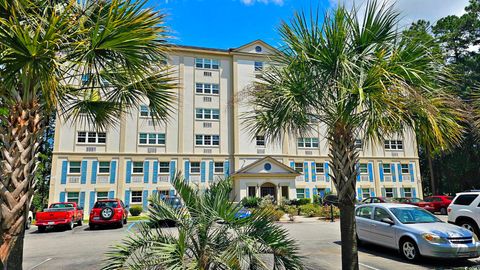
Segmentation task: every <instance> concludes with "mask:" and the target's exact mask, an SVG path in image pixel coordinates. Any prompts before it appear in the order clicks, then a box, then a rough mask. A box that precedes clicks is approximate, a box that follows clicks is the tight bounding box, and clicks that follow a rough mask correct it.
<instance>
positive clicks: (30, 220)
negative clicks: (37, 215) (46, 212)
mask: <svg viewBox="0 0 480 270" xmlns="http://www.w3.org/2000/svg"><path fill="white" fill-rule="evenodd" d="M31 226H32V218H28V220H27V223H26V224H25V229H26V230H28V229H30V227H31Z"/></svg>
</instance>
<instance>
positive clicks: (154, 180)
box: [152, 160, 158, 184]
mask: <svg viewBox="0 0 480 270" xmlns="http://www.w3.org/2000/svg"><path fill="white" fill-rule="evenodd" d="M157 181H158V160H155V161H154V162H153V174H152V183H154V184H156V183H157Z"/></svg>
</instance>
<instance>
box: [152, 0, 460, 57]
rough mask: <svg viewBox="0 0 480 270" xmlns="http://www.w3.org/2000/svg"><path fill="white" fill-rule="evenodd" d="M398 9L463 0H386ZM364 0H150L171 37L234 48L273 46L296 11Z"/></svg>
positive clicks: (447, 11) (441, 11)
mask: <svg viewBox="0 0 480 270" xmlns="http://www.w3.org/2000/svg"><path fill="white" fill-rule="evenodd" d="M386 1H387V3H394V2H396V4H395V7H396V9H397V10H398V11H399V12H401V18H402V20H401V22H400V26H401V27H402V26H406V25H409V24H410V23H411V22H413V21H416V20H418V19H426V20H429V21H431V22H435V21H437V20H438V19H440V18H442V17H444V16H447V15H461V14H463V13H464V7H465V6H466V5H467V4H468V0H396V1H394V0H386ZM364 2H365V1H363V0H356V1H353V0H149V2H148V5H149V6H150V7H152V8H154V9H157V10H161V11H163V12H165V13H166V14H167V15H168V17H167V20H166V24H167V26H168V27H169V28H170V30H171V35H172V36H173V38H172V39H171V42H172V43H175V44H181V45H192V46H201V47H209V48H220V49H228V48H236V47H239V46H241V45H244V44H246V43H249V42H251V41H253V40H256V39H262V40H263V41H265V42H267V43H269V44H270V45H272V46H275V47H276V46H279V45H280V44H281V40H280V38H279V36H278V33H277V29H278V27H279V26H280V24H281V22H282V21H287V22H288V21H289V20H290V19H291V18H292V17H293V14H294V13H295V11H302V10H303V11H306V12H310V11H311V10H317V9H318V11H319V12H320V13H321V14H323V13H324V12H326V11H328V10H330V9H332V8H334V7H335V6H337V5H338V4H339V3H343V4H345V5H346V6H347V7H352V6H353V5H354V4H355V5H356V6H359V5H360V6H361V5H362V4H364Z"/></svg>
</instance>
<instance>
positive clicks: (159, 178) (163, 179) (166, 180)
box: [158, 175, 170, 183]
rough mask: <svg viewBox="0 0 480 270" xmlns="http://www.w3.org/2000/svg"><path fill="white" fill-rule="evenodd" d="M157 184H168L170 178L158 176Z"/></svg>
mask: <svg viewBox="0 0 480 270" xmlns="http://www.w3.org/2000/svg"><path fill="white" fill-rule="evenodd" d="M158 182H162V183H168V182H170V176H169V175H159V176H158Z"/></svg>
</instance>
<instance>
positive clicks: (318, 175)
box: [317, 174, 326, 182]
mask: <svg viewBox="0 0 480 270" xmlns="http://www.w3.org/2000/svg"><path fill="white" fill-rule="evenodd" d="M325 180H326V177H325V174H317V181H319V182H322V181H323V182H325Z"/></svg>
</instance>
